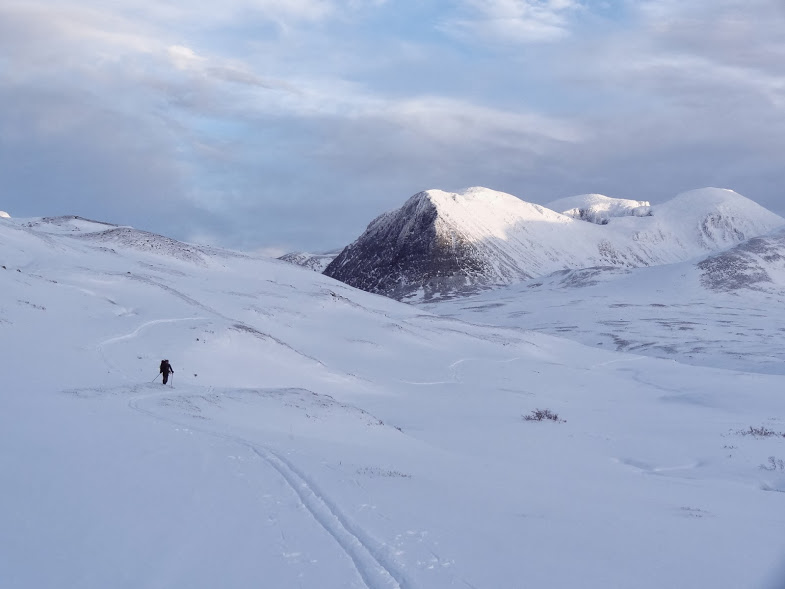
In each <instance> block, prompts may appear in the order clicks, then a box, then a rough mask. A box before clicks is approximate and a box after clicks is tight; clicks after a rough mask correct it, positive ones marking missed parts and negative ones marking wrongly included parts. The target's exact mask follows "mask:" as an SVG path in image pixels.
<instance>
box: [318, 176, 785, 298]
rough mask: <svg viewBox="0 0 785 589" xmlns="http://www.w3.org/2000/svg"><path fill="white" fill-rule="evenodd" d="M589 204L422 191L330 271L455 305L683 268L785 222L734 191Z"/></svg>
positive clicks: (377, 222) (375, 225)
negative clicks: (636, 271)
mask: <svg viewBox="0 0 785 589" xmlns="http://www.w3.org/2000/svg"><path fill="white" fill-rule="evenodd" d="M586 197H588V200H589V201H590V204H589V206H590V207H591V206H593V207H594V208H593V209H591V208H589V209H587V208H585V207H582V206H581V204H580V199H581V198H582V197H576V198H577V199H578V200H577V201H576V199H575V198H573V199H566V200H564V201H555V202H556V203H559V202H564V204H570V205H572V206H573V208H572V211H570V210H568V211H567V212H568V213H571V214H563V213H560V212H557V211H554V210H551V209H549V208H547V207H544V206H541V205H537V204H533V203H528V202H525V201H522V200H520V199H519V198H517V197H515V196H513V195H510V194H507V193H503V192H498V191H493V190H490V189H487V188H482V187H474V188H469V189H467V190H465V191H463V192H460V193H450V192H445V191H441V190H428V191H423V192H420V193H417V194H415V195H414V196H412V197H410V198H409V199H408V200H407V201H406V202H405V203H404V204H403V206H402V207H401V208H399V209H396V210H394V211H389V212H386V213H383V214H382V215H379V216H378V217H376V218H375V219H374V220H373V221H371V223H370V224H369V225H368V227H367V229H366V230H365V231H364V232H363V233H362V234H361V235H360V236H359V237H358V238H357V240H355V241H354V242H353V243H352V244H350V245H349V246H347V247H346V248H344V250H343V251H342V252H341V253H340V254H339V255H338V256H337V257H336V258H335V259H334V260H333V261H332V262H331V263H330V264H329V265H328V266H327V267H326V268H325V270H324V274H325V275H327V276H330V277H332V278H336V279H337V280H341V281H342V282H345V283H347V284H349V285H351V286H355V287H357V288H360V289H362V290H367V291H369V292H374V293H377V294H382V295H385V296H388V297H391V298H395V299H398V300H407V301H418V300H430V299H439V298H450V297H453V296H461V295H467V294H473V293H476V292H477V291H478V290H480V289H483V288H487V287H491V286H499V285H506V284H512V283H515V282H519V281H521V280H527V279H530V278H533V277H537V276H545V275H548V274H550V273H552V272H556V271H560V270H567V269H576V268H587V267H595V266H616V267H627V268H635V267H641V266H651V265H659V264H667V263H674V262H680V261H684V260H687V259H690V258H694V257H699V256H701V255H706V254H710V253H713V252H716V251H720V250H722V249H724V248H728V247H731V246H733V245H736V244H737V243H740V242H742V241H744V240H746V239H749V238H751V237H757V236H759V235H763V234H766V233H768V232H769V231H771V230H773V229H774V228H776V227H779V226H782V225H785V219H783V218H782V217H780V216H778V215H775V214H774V213H772V212H771V211H768V210H766V209H764V208H763V207H761V206H760V205H758V204H757V203H754V202H753V201H751V200H750V199H747V198H746V197H743V196H742V195H740V194H738V193H736V192H734V191H731V190H727V189H717V188H703V189H698V190H693V191H688V192H684V193H681V194H679V195H677V196H676V197H675V198H673V199H671V200H669V201H667V202H665V203H663V204H660V205H657V206H650V205H648V204H647V203H646V201H627V200H623V199H610V198H609V197H603V196H602V195H583V198H584V200H586ZM600 197H601V198H600ZM576 204H577V206H576ZM587 210H589V211H590V212H588V213H587V212H586V211H587ZM580 211H584V213H580ZM603 211H604V213H603ZM603 214H604V215H605V216H602V215H603ZM587 221H589V222H587Z"/></svg>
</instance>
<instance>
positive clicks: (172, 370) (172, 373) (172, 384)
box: [172, 370, 174, 386]
mask: <svg viewBox="0 0 785 589" xmlns="http://www.w3.org/2000/svg"><path fill="white" fill-rule="evenodd" d="M172 386H174V370H172Z"/></svg>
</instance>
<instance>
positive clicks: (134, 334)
mask: <svg viewBox="0 0 785 589" xmlns="http://www.w3.org/2000/svg"><path fill="white" fill-rule="evenodd" d="M202 319H207V318H206V317H184V318H182V319H154V320H153V321H146V322H145V323H142V324H141V325H140V326H139V327H137V328H136V329H134V330H133V331H132V332H131V333H126V334H125V335H118V336H117V337H110V338H109V339H107V340H104V341H102V342H101V343H99V344H98V347H99V348H103V347H104V346H108V345H110V344H116V343H118V342H122V341H125V340H129V339H133V338H135V337H137V336H138V335H139V334H140V333H142V331H143V330H145V329H146V328H148V327H150V326H152V325H159V324H161V323H177V322H179V321H201V320H202Z"/></svg>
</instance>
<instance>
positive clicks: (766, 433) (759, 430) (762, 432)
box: [736, 425, 785, 438]
mask: <svg viewBox="0 0 785 589" xmlns="http://www.w3.org/2000/svg"><path fill="white" fill-rule="evenodd" d="M736 433H738V434H741V435H742V436H754V437H756V438H769V437H772V436H774V437H777V438H785V434H784V433H782V432H775V431H774V430H770V429H768V428H766V426H764V425H762V426H760V427H752V426H750V429H740V430H739V431H738V432H736Z"/></svg>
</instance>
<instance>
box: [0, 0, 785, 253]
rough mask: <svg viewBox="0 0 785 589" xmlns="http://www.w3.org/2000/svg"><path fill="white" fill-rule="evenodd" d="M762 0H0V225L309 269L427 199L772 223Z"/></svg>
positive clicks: (780, 152) (784, 37)
mask: <svg viewBox="0 0 785 589" xmlns="http://www.w3.org/2000/svg"><path fill="white" fill-rule="evenodd" d="M783 31H785V0H690V1H687V2H685V1H684V0H679V1H677V0H641V1H633V0H596V1H595V0H452V1H447V0H223V1H222V2H209V3H208V2H203V3H199V2H197V3H194V2H186V1H185V0H112V1H111V2H107V1H106V0H81V1H80V0H3V2H2V3H0V210H5V211H8V212H9V213H10V214H11V215H12V216H16V217H24V216H43V215H59V214H78V215H82V216H85V217H90V218H95V219H100V220H105V221H110V222H114V223H118V224H128V225H133V226H135V227H138V228H143V229H148V230H152V231H156V232H159V233H164V234H166V235H169V236H172V237H176V238H179V239H184V240H189V241H197V242H202V243H213V244H218V245H224V246H228V247H233V248H240V249H254V250H260V251H266V252H268V253H275V252H284V251H290V250H309V251H323V250H327V249H332V248H335V247H339V246H343V245H345V244H346V243H348V242H350V241H352V240H353V239H354V238H356V237H357V236H358V235H359V233H360V232H362V230H363V229H364V228H365V226H366V225H367V224H368V222H369V221H370V220H371V219H372V218H373V217H375V216H376V215H378V214H379V213H381V212H384V211H386V210H390V209H394V208H397V207H398V206H400V205H401V204H402V203H403V201H404V200H405V199H406V198H407V197H409V196H410V195H412V194H414V193H416V192H418V191H420V190H424V189H428V188H441V189H445V190H459V189H462V188H465V187H468V186H487V187H489V188H493V189H496V190H502V191H505V192H509V193H511V194H514V195H516V196H518V197H520V198H522V199H524V200H526V201H529V202H536V203H541V204H546V203H548V202H549V201H551V200H555V199H557V198H562V197H565V196H571V195H574V194H581V193H587V192H599V193H602V194H606V195H608V196H613V197H619V198H634V199H639V200H649V201H651V202H652V203H657V202H662V201H664V200H666V199H668V198H671V197H672V196H674V195H675V194H677V193H679V192H681V191H684V190H689V189H692V188H698V187H703V186H720V187H725V188H733V189H734V190H736V191H737V192H740V193H742V194H744V195H745V196H747V197H749V198H751V199H753V200H755V201H757V202H758V203H760V204H762V205H763V206H766V207H767V208H769V209H771V210H773V211H775V212H777V213H779V214H781V215H785V34H783Z"/></svg>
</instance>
